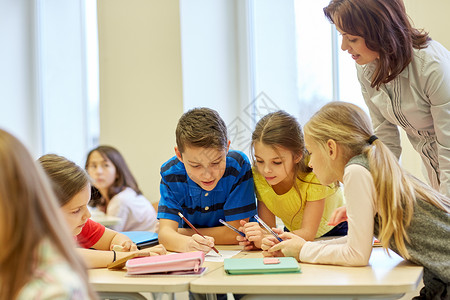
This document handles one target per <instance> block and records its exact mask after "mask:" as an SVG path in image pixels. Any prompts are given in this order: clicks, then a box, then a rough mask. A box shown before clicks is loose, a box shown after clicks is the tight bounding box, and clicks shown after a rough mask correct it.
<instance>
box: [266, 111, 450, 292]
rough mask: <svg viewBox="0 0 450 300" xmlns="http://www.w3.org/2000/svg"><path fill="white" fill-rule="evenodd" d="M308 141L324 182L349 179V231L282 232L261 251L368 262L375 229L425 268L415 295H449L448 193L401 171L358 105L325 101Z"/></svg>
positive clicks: (316, 259) (385, 241)
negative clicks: (305, 235) (313, 236)
mask: <svg viewBox="0 0 450 300" xmlns="http://www.w3.org/2000/svg"><path fill="white" fill-rule="evenodd" d="M305 143H306V148H307V150H308V151H309V153H310V162H309V166H310V167H311V168H312V169H313V172H314V173H315V174H316V175H317V178H318V179H319V181H320V182H321V183H322V184H330V183H332V182H335V181H336V180H339V181H340V182H342V183H343V184H344V193H345V199H346V202H347V216H348V236H347V237H343V238H340V239H335V240H326V241H318V242H307V241H305V240H304V239H302V238H300V237H298V236H296V235H291V234H289V233H283V234H281V238H282V239H283V240H284V241H283V242H281V243H277V241H275V240H274V239H272V238H265V239H264V240H263V245H262V249H263V250H265V251H264V252H263V254H264V255H266V256H283V255H284V256H293V257H295V258H296V259H298V260H299V261H302V262H308V263H319V264H335V265H345V266H365V265H367V263H368V261H369V257H370V254H371V252H372V238H373V236H374V234H375V235H376V236H377V238H378V239H379V240H380V242H381V245H382V246H383V247H384V248H385V249H388V248H390V249H392V250H393V251H394V252H396V253H398V254H399V255H400V256H402V257H403V258H405V259H408V260H410V261H412V262H413V263H416V264H419V265H422V266H423V267H424V277H423V282H424V285H425V286H424V288H423V289H422V290H421V293H420V294H421V296H420V297H419V298H417V299H448V297H449V296H450V291H449V283H450V243H449V237H450V199H449V198H447V197H446V196H444V195H442V194H440V193H438V192H437V191H436V190H434V189H432V188H431V187H429V186H428V185H426V184H425V183H422V182H421V181H419V180H418V179H417V178H415V177H413V176H412V175H410V174H409V173H408V172H406V171H405V170H403V169H402V168H401V166H400V165H399V163H398V161H397V159H396V157H395V156H394V155H393V154H392V152H391V151H390V150H389V148H387V146H386V145H384V143H383V142H382V141H381V140H379V139H378V138H377V137H376V136H375V135H374V134H373V130H372V125H371V123H370V119H369V117H368V116H367V115H366V114H365V113H364V111H363V110H362V109H360V108H359V107H357V106H356V105H353V104H350V103H345V102H331V103H328V104H327V105H325V106H324V107H323V108H321V109H320V110H319V111H318V112H317V113H316V114H315V115H314V116H313V117H312V118H311V119H310V120H309V122H308V123H307V124H306V125H305ZM275 243H277V244H275Z"/></svg>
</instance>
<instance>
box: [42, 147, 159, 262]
mask: <svg viewBox="0 0 450 300" xmlns="http://www.w3.org/2000/svg"><path fill="white" fill-rule="evenodd" d="M39 162H40V163H41V166H42V167H43V169H44V171H45V172H46V173H47V175H48V177H49V178H50V181H51V182H52V185H53V189H54V191H55V193H56V196H57V198H58V200H59V204H60V206H61V210H62V212H63V215H64V217H65V219H66V222H67V224H68V225H69V228H70V230H71V231H72V235H73V236H74V237H75V238H76V240H77V242H78V244H79V246H80V247H81V248H80V249H79V253H80V254H81V255H82V257H83V258H84V259H85V261H86V263H87V265H88V267H90V268H104V267H106V266H107V265H108V264H110V263H112V262H114V261H115V260H117V259H120V258H122V257H124V256H127V255H129V254H130V253H129V252H130V251H131V252H134V251H137V247H136V245H135V244H134V243H133V242H132V241H131V240H130V239H129V238H128V237H127V236H126V235H123V234H121V233H119V232H117V231H114V230H111V229H108V228H105V226H103V225H101V224H99V223H96V222H94V221H92V220H91V219H89V218H90V216H91V214H90V212H89V210H88V208H87V204H88V202H89V200H90V198H91V184H90V182H89V177H88V175H87V173H86V172H85V171H84V170H83V169H82V168H80V167H79V166H77V165H76V164H75V163H73V162H71V161H70V160H68V159H66V158H64V157H62V156H58V155H55V154H47V155H44V156H42V157H40V158H39ZM115 245H118V246H120V248H122V249H121V251H115V250H114V249H113V248H114V246H115ZM91 248H92V249H91ZM138 252H139V253H143V252H148V253H149V254H150V255H161V254H165V253H166V250H165V248H164V246H162V245H158V246H155V247H152V248H148V249H144V250H140V251H138Z"/></svg>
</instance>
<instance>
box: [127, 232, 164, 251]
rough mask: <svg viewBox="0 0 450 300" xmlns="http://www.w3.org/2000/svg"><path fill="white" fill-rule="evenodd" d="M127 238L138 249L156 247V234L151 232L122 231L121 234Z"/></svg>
mask: <svg viewBox="0 0 450 300" xmlns="http://www.w3.org/2000/svg"><path fill="white" fill-rule="evenodd" d="M121 233H123V234H125V235H126V236H128V237H129V238H130V239H131V240H132V241H133V243H135V244H136V246H137V247H138V249H139V250H140V249H145V248H148V247H152V246H155V245H158V234H157V233H156V232H151V231H123V232H121Z"/></svg>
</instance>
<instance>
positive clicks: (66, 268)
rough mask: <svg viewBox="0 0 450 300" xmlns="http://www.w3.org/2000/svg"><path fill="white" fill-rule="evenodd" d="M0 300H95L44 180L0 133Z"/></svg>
mask: <svg viewBox="0 0 450 300" xmlns="http://www.w3.org/2000/svg"><path fill="white" fill-rule="evenodd" d="M0 245H1V250H0V299H23V300H30V299H36V300H38V299H74V300H75V299H97V295H96V293H95V291H94V290H93V289H92V288H91V286H90V285H89V283H88V279H87V278H88V277H87V272H86V269H85V265H84V263H83V261H82V260H81V258H80V257H79V256H78V255H77V253H76V252H75V243H74V241H73V238H72V236H71V235H70V233H69V229H68V228H67V224H66V222H65V220H64V219H63V217H62V214H61V212H60V210H59V205H58V201H57V199H56V196H55V194H54V193H53V190H52V187H51V184H50V182H49V181H48V179H47V176H46V175H45V173H44V172H43V171H42V169H41V168H40V167H39V166H38V165H37V164H36V163H35V162H34V160H33V158H32V157H31V155H30V154H29V152H28V151H27V149H26V148H25V147H24V146H23V144H22V143H21V142H20V141H19V140H17V139H16V138H15V137H13V136H12V135H11V134H9V133H7V132H6V131H3V130H0Z"/></svg>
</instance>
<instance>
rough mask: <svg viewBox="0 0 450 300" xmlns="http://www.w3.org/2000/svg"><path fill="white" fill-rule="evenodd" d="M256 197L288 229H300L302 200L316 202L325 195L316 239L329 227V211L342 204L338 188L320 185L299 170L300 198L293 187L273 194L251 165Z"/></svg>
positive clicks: (312, 177)
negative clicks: (278, 193) (279, 193)
mask: <svg viewBox="0 0 450 300" xmlns="http://www.w3.org/2000/svg"><path fill="white" fill-rule="evenodd" d="M253 178H254V181H255V192H256V197H257V198H258V200H259V201H261V202H263V203H264V204H265V205H266V206H267V208H268V209H269V210H270V211H271V212H272V213H273V214H274V215H275V216H277V217H278V218H280V219H281V220H282V221H283V223H284V226H286V228H287V229H289V231H293V230H297V229H300V228H301V226H302V222H303V213H304V210H305V204H306V201H317V200H321V199H323V198H325V207H324V210H323V214H322V219H321V221H320V225H319V229H318V230H317V234H316V238H317V237H321V236H322V235H324V234H325V233H327V232H328V231H330V230H331V229H332V228H333V226H329V225H327V224H328V220H329V219H330V216H331V213H332V212H333V211H334V210H335V209H336V208H338V207H340V206H343V205H344V196H343V194H342V190H341V188H339V187H337V186H335V185H332V186H324V185H321V184H320V183H319V180H318V179H317V178H316V175H314V173H312V172H311V173H306V174H304V173H299V174H298V176H297V186H298V189H299V191H300V195H301V197H299V194H298V192H297V190H296V189H295V187H294V186H293V187H292V188H291V189H290V190H289V191H288V192H287V193H285V194H283V195H277V193H275V191H274V190H273V189H272V186H270V185H269V184H268V183H267V181H266V179H265V178H264V176H262V175H261V174H260V173H258V171H256V169H255V168H253Z"/></svg>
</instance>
